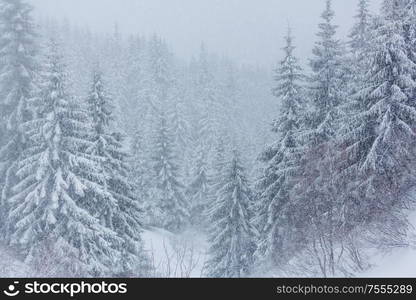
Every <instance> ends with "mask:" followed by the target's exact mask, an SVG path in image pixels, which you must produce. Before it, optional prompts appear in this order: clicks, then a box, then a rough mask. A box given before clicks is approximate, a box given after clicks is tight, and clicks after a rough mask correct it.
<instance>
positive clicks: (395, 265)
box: [0, 213, 416, 278]
mask: <svg viewBox="0 0 416 300" xmlns="http://www.w3.org/2000/svg"><path fill="white" fill-rule="evenodd" d="M411 220H412V223H413V225H414V226H415V228H416V213H414V214H413V215H412V218H411ZM415 233H416V231H415V232H414V233H411V234H410V236H412V235H414V234H415ZM143 240H144V242H145V246H146V250H147V251H148V252H149V255H150V257H151V259H152V263H153V265H154V266H155V268H156V270H157V271H156V272H157V273H156V274H154V275H155V276H158V277H171V278H172V277H179V278H183V277H185V278H187V277H193V278H198V277H202V276H203V267H204V262H205V260H206V258H207V256H206V252H207V249H208V243H207V241H206V237H205V236H204V235H203V234H201V233H199V232H197V231H194V230H189V231H186V232H185V233H183V234H180V235H175V234H172V233H170V232H168V231H165V230H162V229H159V228H150V229H147V230H145V231H144V232H143ZM371 264H372V265H373V267H372V268H371V269H369V270H368V271H366V272H364V273H363V274H356V275H357V276H358V277H396V278H397V277H416V245H415V246H409V247H407V248H397V249H394V250H393V251H391V253H388V254H376V255H374V256H373V258H372V261H371ZM32 274H34V273H33V272H32V270H31V269H30V268H29V267H28V266H26V265H25V264H24V263H22V262H20V261H19V260H18V259H17V258H15V257H14V256H13V254H12V253H10V251H8V250H6V249H4V248H1V247H0V277H3V278H4V277H29V276H32ZM263 275H264V274H263ZM276 275H277V274H275V276H276ZM268 276H271V275H268Z"/></svg>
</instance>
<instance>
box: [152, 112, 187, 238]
mask: <svg viewBox="0 0 416 300" xmlns="http://www.w3.org/2000/svg"><path fill="white" fill-rule="evenodd" d="M154 147H155V148H154V152H153V167H154V172H155V181H156V195H155V198H156V201H157V203H156V206H157V208H158V210H159V211H158V214H159V215H156V216H155V217H156V218H157V221H158V222H159V225H161V226H162V227H163V228H165V229H167V230H171V231H180V230H181V229H183V228H184V227H185V226H186V225H187V224H188V223H189V218H190V213H189V204H188V202H187V200H186V198H185V196H184V194H183V189H184V186H183V184H182V183H181V182H180V178H179V166H178V165H177V162H176V155H175V152H174V151H175V149H174V145H173V137H172V135H171V132H170V130H169V128H168V124H167V121H166V117H165V116H164V115H161V116H160V124H159V129H158V131H157V136H156V138H155V143H154Z"/></svg>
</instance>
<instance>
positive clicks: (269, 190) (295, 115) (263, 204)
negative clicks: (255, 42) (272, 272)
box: [256, 30, 305, 261]
mask: <svg viewBox="0 0 416 300" xmlns="http://www.w3.org/2000/svg"><path fill="white" fill-rule="evenodd" d="M283 50H284V53H285V57H284V59H283V60H282V61H281V62H280V65H279V67H278V69H277V70H276V76H275V80H276V82H277V87H276V88H275V89H274V94H275V96H276V97H278V98H279V99H280V100H281V101H282V107H281V110H280V116H279V118H278V119H277V120H275V121H274V123H273V128H272V130H273V132H275V133H276V134H277V135H278V139H277V141H276V142H275V143H274V144H273V145H271V146H270V147H269V148H268V149H267V150H266V151H264V152H263V154H262V156H261V160H262V161H263V162H264V163H266V164H267V165H266V168H265V170H264V173H263V175H262V177H261V179H260V181H259V183H258V188H259V191H260V194H259V199H260V203H259V204H258V208H257V210H258V216H257V221H256V223H257V225H258V228H259V230H260V231H261V238H260V247H259V249H258V255H259V256H260V257H269V256H270V255H272V256H274V258H273V259H274V260H275V261H278V259H281V258H282V255H281V253H280V252H281V251H279V250H281V248H282V247H283V245H282V238H283V237H282V235H283V234H286V235H288V233H287V232H286V231H285V230H286V227H285V226H287V221H286V220H285V206H287V205H289V202H290V197H289V192H290V189H291V187H292V181H293V176H294V175H295V174H296V173H297V169H298V168H299V159H300V156H299V154H300V153H299V150H298V147H299V145H298V143H297V135H298V134H299V130H300V129H301V125H302V120H303V118H302V117H303V115H304V111H303V110H304V107H303V105H304V103H305V101H304V100H303V98H302V97H303V95H302V94H303V91H302V88H301V85H300V84H301V83H302V81H303V79H304V78H303V75H302V69H301V68H300V66H299V64H298V61H297V59H296V57H295V56H294V53H293V52H294V50H295V47H294V46H293V39H292V36H291V33H290V30H289V32H288V35H287V37H286V46H285V48H284V49H283ZM284 232H285V233H284Z"/></svg>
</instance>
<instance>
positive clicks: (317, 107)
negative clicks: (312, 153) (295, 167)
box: [308, 0, 346, 146]
mask: <svg viewBox="0 0 416 300" xmlns="http://www.w3.org/2000/svg"><path fill="white" fill-rule="evenodd" d="M334 16H335V13H334V11H333V10H332V1H331V0H327V1H326V8H325V10H324V12H323V13H322V19H323V22H322V23H321V24H319V29H320V31H319V33H318V38H319V40H318V41H317V42H316V43H315V47H314V49H313V54H314V57H313V58H312V59H311V60H310V65H311V68H312V72H313V73H312V75H311V77H310V86H311V100H312V104H313V108H314V111H313V113H311V114H310V115H309V117H308V122H309V124H308V125H309V126H310V128H311V129H312V130H311V136H310V137H308V143H311V145H312V146H313V145H319V144H320V143H323V142H327V141H329V140H331V139H332V138H333V137H334V136H335V133H336V120H337V119H338V118H339V105H340V104H341V103H342V100H343V99H345V96H346V94H345V81H346V78H345V69H344V66H345V64H344V62H345V60H344V51H343V47H342V45H341V42H340V41H339V40H337V39H336V37H335V35H336V30H337V26H336V25H334V24H333V23H332V20H333V18H334Z"/></svg>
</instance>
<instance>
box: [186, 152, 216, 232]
mask: <svg viewBox="0 0 416 300" xmlns="http://www.w3.org/2000/svg"><path fill="white" fill-rule="evenodd" d="M197 155H198V157H197V159H196V166H195V169H194V174H193V180H192V181H191V183H190V185H189V187H188V189H187V193H186V194H187V196H188V198H189V205H190V207H191V210H190V213H191V223H192V224H193V225H196V226H201V227H203V228H204V227H205V225H206V223H204V222H203V220H204V216H205V212H206V209H207V207H208V205H209V203H210V193H211V182H210V177H209V174H208V163H207V155H206V153H205V149H202V148H200V149H198V154H197Z"/></svg>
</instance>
